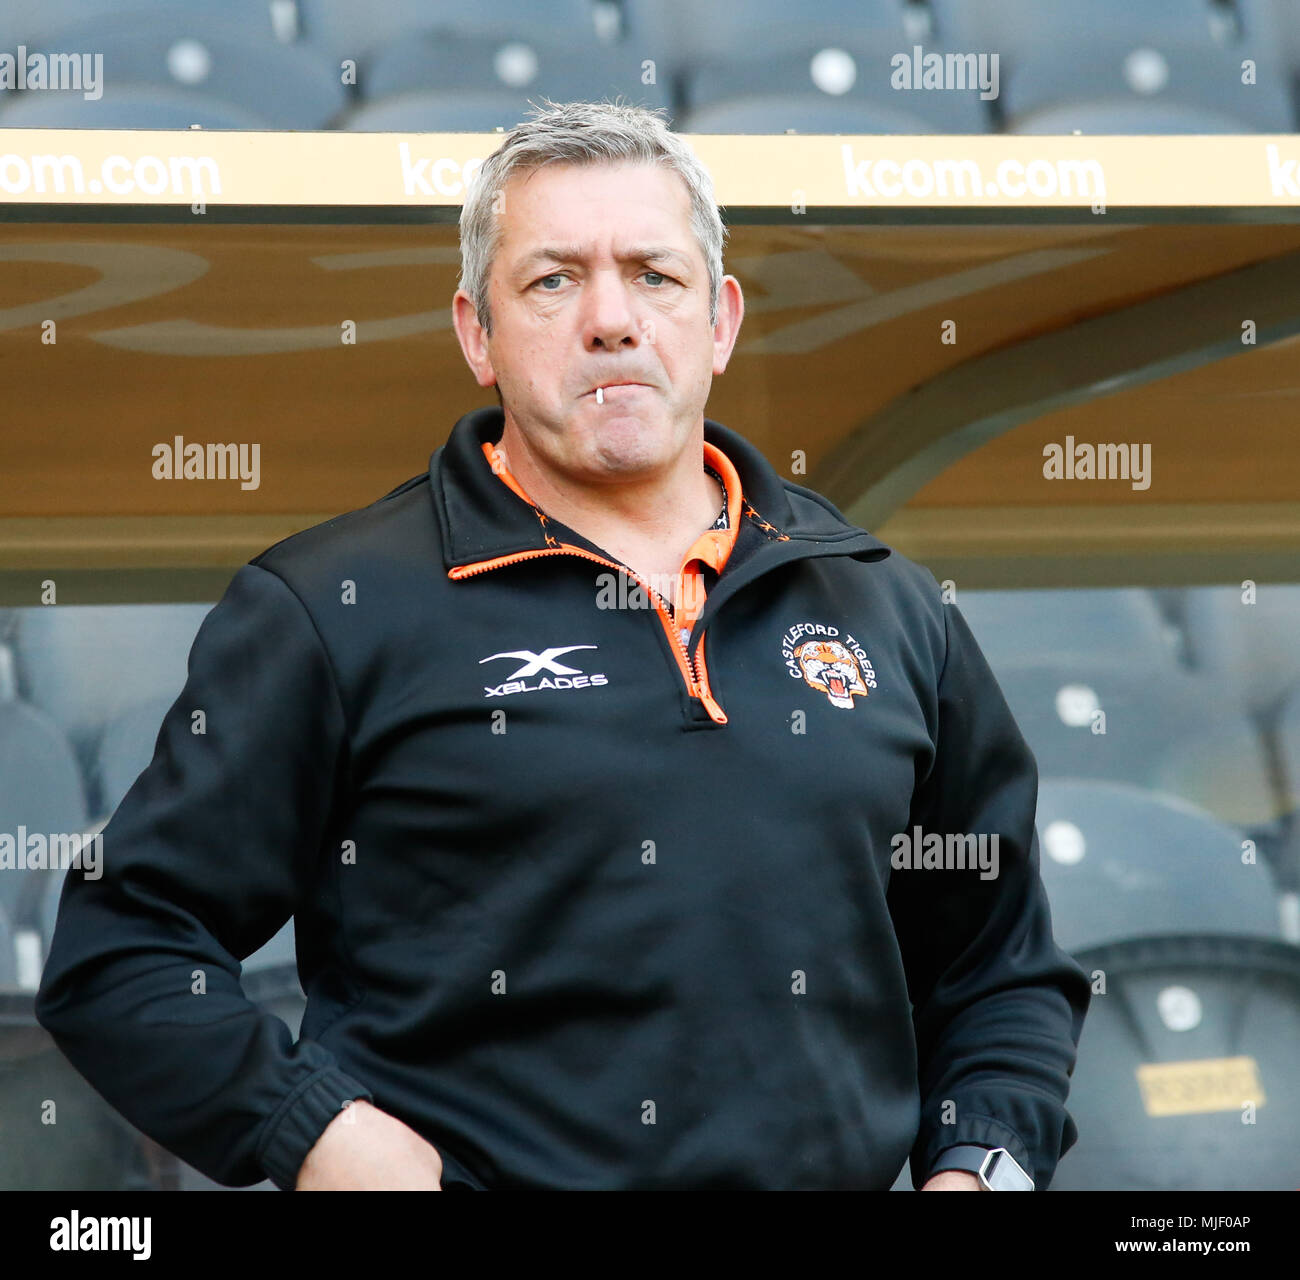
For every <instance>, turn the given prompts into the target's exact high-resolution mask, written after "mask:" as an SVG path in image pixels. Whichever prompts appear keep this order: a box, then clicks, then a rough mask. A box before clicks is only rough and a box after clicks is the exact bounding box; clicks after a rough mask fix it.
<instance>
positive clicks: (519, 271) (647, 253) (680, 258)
mask: <svg viewBox="0 0 1300 1280" xmlns="http://www.w3.org/2000/svg"><path fill="white" fill-rule="evenodd" d="M617 257H618V258H619V260H620V261H621V262H676V263H679V264H680V265H681V266H682V267H683V268H687V267H689V266H690V260H689V259H688V258H687V257H686V256H685V255H684V254H681V253H679V252H678V251H677V250H676V249H673V248H670V247H669V246H668V245H666V244H650V245H634V246H633V247H632V248H630V249H625V250H624V251H623V252H622V253H620V254H618V255H617ZM585 260H586V254H585V253H584V252H583V250H582V246H581V245H576V244H571V245H545V246H543V247H542V248H540V249H534V250H533V251H532V252H531V253H526V254H525V255H524V256H523V257H522V258H521V259H520V261H519V265H518V266H517V267H516V268H515V275H516V276H519V277H523V276H526V275H528V274H529V272H531V271H533V270H534V269H535V268H537V267H540V266H542V265H543V264H545V263H548V262H554V263H566V262H583V261H585Z"/></svg>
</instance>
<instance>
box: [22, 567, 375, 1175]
mask: <svg viewBox="0 0 1300 1280" xmlns="http://www.w3.org/2000/svg"><path fill="white" fill-rule="evenodd" d="M198 713H201V716H200V715H199V714H198ZM196 730H201V732H197V731H196ZM346 746H347V743H346V725H345V717H344V711H343V707H342V704H341V702H340V697H339V692H338V689H337V687H336V685H335V681H334V676H333V671H332V668H331V665H330V662H329V657H328V655H327V653H326V652H325V650H324V647H323V645H322V643H321V640H320V637H319V636H318V634H317V632H316V629H315V626H314V625H313V623H312V620H311V618H310V616H309V615H308V613H307V611H306V609H305V608H304V607H303V605H302V604H301V602H300V601H299V600H298V598H297V596H296V595H295V594H294V593H293V591H292V590H291V589H290V588H289V587H288V586H287V585H286V583H285V582H284V581H282V580H281V579H280V578H279V577H278V576H277V575H275V574H274V573H272V572H270V571H269V570H267V569H264V568H261V567H260V566H258V565H253V564H250V565H245V566H244V567H243V568H241V569H240V570H239V572H238V573H237V574H236V575H235V577H234V579H233V580H232V582H231V584H230V586H229V588H228V589H227V591H226V593H225V596H224V597H223V599H222V600H221V602H220V603H219V604H218V605H217V606H216V607H215V608H214V609H213V610H212V611H211V612H210V613H209V614H208V615H207V617H206V618H205V619H204V621H203V625H202V626H201V627H200V629H199V633H198V635H197V637H196V638H195V641H194V646H193V648H192V650H191V653H190V659H189V676H188V679H187V681H186V685H185V688H184V690H183V691H182V693H181V695H180V697H179V698H178V699H177V701H176V702H175V703H174V704H173V706H172V707H171V709H170V710H169V711H168V713H167V715H166V717H165V719H164V721H163V725H162V728H161V731H160V734H159V738H158V743H157V748H156V751H155V754H154V757H153V760H152V762H151V763H150V765H149V767H148V768H147V769H146V770H145V771H144V773H142V774H141V776H140V778H139V779H138V780H137V781H136V783H135V785H134V786H133V787H132V789H131V791H130V792H129V793H128V794H127V796H126V798H125V799H124V800H123V801H122V803H121V805H120V806H119V808H118V810H117V812H116V813H115V814H114V816H113V818H112V820H111V821H110V822H109V824H108V826H107V827H106V828H105V830H104V832H103V856H102V860H101V862H102V869H103V871H102V876H101V878H99V879H88V878H86V877H85V876H84V875H83V874H82V872H80V871H78V870H77V869H75V868H74V869H70V870H69V872H68V877H67V883H66V886H65V888H64V892H63V897H62V901H61V903H60V908H59V917H58V927H57V930H56V933H55V937H54V941H53V946H52V948H51V953H50V956H49V958H48V960H47V961H46V965H45V970H44V973H43V975H42V980H41V986H40V990H39V991H38V993H37V997H36V1016H37V1019H38V1020H39V1022H40V1024H41V1025H42V1026H43V1027H45V1028H46V1029H47V1030H48V1031H49V1032H50V1033H51V1035H52V1036H53V1038H54V1040H55V1042H56V1043H57V1044H58V1046H59V1048H60V1049H61V1050H62V1051H63V1052H64V1054H65V1055H66V1056H67V1057H68V1059H69V1060H70V1061H71V1062H72V1064H73V1065H74V1066H75V1067H76V1068H77V1070H78V1071H80V1072H81V1073H82V1075H84V1076H85V1077H86V1078H87V1079H88V1080H89V1081H90V1083H91V1084H92V1085H94V1087H95V1088H96V1089H97V1090H98V1091H99V1092H100V1093H101V1094H102V1095H103V1096H104V1097H105V1098H106V1099H107V1100H108V1102H109V1103H110V1104H111V1105H112V1106H114V1107H115V1108H117V1110H119V1111H120V1112H121V1113H122V1114H123V1115H124V1116H125V1117H126V1118H127V1119H128V1120H129V1121H130V1122H131V1123H132V1124H133V1125H135V1126H136V1128H138V1129H140V1130H141V1131H142V1132H144V1133H146V1134H148V1135H149V1136H150V1137H151V1138H153V1139H155V1140H156V1141H157V1142H159V1143H161V1144H162V1145H163V1146H164V1147H166V1148H168V1149H169V1150H171V1151H173V1152H174V1153H176V1154H177V1155H178V1156H180V1157H181V1158H182V1159H183V1160H185V1161H187V1162H188V1163H189V1164H191V1165H193V1166H194V1167H195V1168H197V1169H198V1170H200V1171H201V1172H202V1173H205V1174H207V1175H208V1176H209V1177H212V1178H214V1179H215V1180H217V1181H218V1182H222V1183H225V1184H228V1185H236V1186H244V1185H249V1184H251V1183H254V1182H258V1181H261V1180H262V1179H264V1178H266V1177H270V1178H271V1179H272V1181H274V1182H275V1184H276V1185H277V1186H279V1187H281V1188H282V1189H285V1190H289V1189H292V1188H293V1187H294V1185H295V1181H296V1179H297V1175H298V1172H299V1168H300V1166H301V1164H302V1162H303V1159H304V1157H305V1156H306V1155H307V1153H308V1151H309V1150H311V1148H312V1147H313V1145H314V1144H315V1143H316V1141H317V1139H318V1138H319V1137H320V1136H321V1134H322V1132H323V1131H324V1130H325V1129H326V1127H327V1126H329V1125H330V1123H331V1121H332V1120H333V1119H334V1118H335V1116H336V1115H338V1114H339V1111H340V1108H341V1107H342V1105H343V1103H344V1102H345V1101H346V1100H348V1099H354V1098H362V1099H366V1100H368V1101H372V1100H373V1097H372V1095H371V1093H370V1092H369V1090H368V1089H367V1088H366V1087H365V1086H364V1085H363V1084H362V1083H361V1082H359V1081H357V1080H354V1079H352V1078H351V1077H349V1076H348V1075H347V1074H346V1073H345V1072H343V1071H342V1070H340V1068H339V1067H338V1065H337V1063H336V1061H335V1059H334V1057H333V1055H332V1054H331V1053H329V1052H328V1051H327V1050H325V1049H324V1048H322V1047H321V1046H320V1045H319V1044H317V1043H315V1042H313V1041H311V1040H300V1041H299V1042H298V1043H297V1044H295V1043H294V1041H293V1037H292V1036H291V1035H290V1032H289V1029H288V1027H287V1026H286V1025H285V1024H284V1022H282V1021H281V1020H280V1019H279V1018H277V1017H275V1016H273V1015H271V1014H268V1013H264V1012H262V1011H260V1010H259V1009H258V1008H257V1007H256V1006H255V1005H253V1004H252V1003H251V1002H250V1001H249V1000H248V999H247V998H246V997H245V996H244V993H243V990H242V988H241V987H240V983H239V961H241V960H243V959H244V958H245V957H247V956H248V955H250V954H252V952H254V951H255V950H257V949H258V948H259V947H260V946H261V945H263V944H264V943H265V942H266V941H267V940H268V939H269V938H270V937H272V935H274V934H275V932H276V931H277V930H278V929H279V928H280V927H281V926H282V925H283V924H284V922H285V921H286V920H287V919H288V918H289V917H290V916H291V915H292V914H293V912H294V909H295V906H296V904H297V901H298V897H299V894H300V892H303V891H305V890H306V891H310V887H311V886H313V885H315V884H316V883H317V880H318V878H319V877H320V875H321V874H322V872H321V866H320V859H321V857H322V856H323V855H322V851H321V844H322V840H323V839H324V838H325V835H326V831H327V824H328V820H329V815H330V812H331V807H332V804H333V802H334V797H335V795H336V794H338V786H337V784H338V783H339V779H340V773H341V768H342V765H343V762H344V759H345V752H346ZM381 1114H382V1113H381Z"/></svg>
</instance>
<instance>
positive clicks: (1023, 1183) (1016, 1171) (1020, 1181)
mask: <svg viewBox="0 0 1300 1280" xmlns="http://www.w3.org/2000/svg"><path fill="white" fill-rule="evenodd" d="M949 1169H960V1170H961V1171H962V1172H963V1173H973V1174H974V1175H975V1176H976V1177H977V1178H978V1179H979V1182H980V1190H981V1191H1032V1190H1033V1189H1034V1180H1033V1178H1031V1177H1030V1176H1029V1175H1028V1174H1027V1173H1026V1172H1025V1171H1024V1170H1023V1169H1022V1168H1021V1167H1020V1165H1019V1164H1018V1163H1017V1161H1016V1158H1015V1157H1014V1156H1013V1155H1012V1154H1011V1152H1010V1151H1008V1150H1007V1149H1006V1147H979V1146H974V1145H966V1146H961V1147H949V1148H948V1149H947V1150H946V1151H942V1152H940V1153H939V1159H938V1160H937V1161H936V1162H935V1164H934V1167H933V1168H932V1169H931V1170H930V1176H931V1177H933V1176H934V1175H935V1174H936V1173H944V1172H946V1171H947V1170H949Z"/></svg>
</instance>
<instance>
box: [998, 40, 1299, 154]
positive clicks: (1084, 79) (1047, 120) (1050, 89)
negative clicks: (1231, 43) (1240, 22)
mask: <svg viewBox="0 0 1300 1280" xmlns="http://www.w3.org/2000/svg"><path fill="white" fill-rule="evenodd" d="M1241 77H1242V73H1241V57H1240V56H1239V55H1238V53H1236V52H1234V51H1232V50H1221V49H1193V48H1188V47H1185V46H1180V45H1176V44H1161V45H1159V46H1155V47H1145V46H1144V47H1138V48H1134V47H1132V46H1128V45H1118V44H1110V43H1099V42H1096V41H1089V42H1088V43H1087V44H1086V45H1084V46H1083V47H1070V48H1068V49H1059V50H1055V51H1046V50H1045V51H1043V52H1042V53H1041V54H1039V55H1038V56H1036V57H1034V58H1032V59H1031V60H1030V61H1028V62H1025V63H1024V64H1022V65H1021V66H1019V67H1017V68H1014V69H1012V70H1010V71H1008V72H1007V74H1006V75H1005V77H1004V78H1003V92H1002V98H1001V109H1002V113H1003V116H1004V117H1005V120H1006V127H1007V129H1008V131H1010V132H1012V133H1032V134H1045V133H1050V134H1068V133H1070V132H1071V131H1072V130H1074V129H1078V130H1080V131H1081V132H1082V133H1085V134H1105V133H1128V134H1137V133H1143V134H1189V133H1208V134H1214V133H1252V132H1262V133H1289V132H1290V131H1291V130H1292V129H1293V128H1294V127H1295V115H1294V111H1293V110H1292V106H1291V99H1290V88H1289V85H1288V82H1287V77H1286V75H1285V74H1284V73H1283V72H1282V70H1281V68H1279V67H1276V66H1273V65H1271V64H1266V65H1264V66H1263V67H1261V69H1260V71H1259V73H1258V81H1257V83H1254V84H1243V83H1242V78H1241Z"/></svg>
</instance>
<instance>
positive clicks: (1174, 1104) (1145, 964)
mask: <svg viewBox="0 0 1300 1280" xmlns="http://www.w3.org/2000/svg"><path fill="white" fill-rule="evenodd" d="M1075 959H1076V960H1077V961H1078V962H1079V964H1080V965H1081V966H1082V968H1083V970H1084V972H1085V973H1087V974H1089V975H1104V979H1105V989H1104V992H1103V991H1099V990H1098V989H1097V982H1098V978H1097V977H1094V995H1093V998H1092V1003H1091V1005H1090V1007H1089V1010H1088V1016H1087V1019H1086V1020H1085V1021H1084V1024H1083V1034H1082V1037H1081V1039H1080V1042H1079V1055H1078V1061H1077V1063H1076V1065H1075V1068H1074V1073H1073V1077H1072V1079H1071V1082H1070V1097H1069V1102H1068V1106H1069V1110H1070V1114H1071V1116H1073V1118H1074V1120H1075V1123H1076V1124H1077V1126H1078V1130H1079V1139H1078V1142H1077V1143H1076V1144H1075V1146H1074V1147H1072V1148H1071V1150H1070V1151H1068V1152H1067V1153H1066V1154H1065V1156H1064V1157H1063V1158H1062V1160H1061V1162H1060V1164H1059V1166H1058V1167H1057V1172H1056V1176H1055V1177H1054V1178H1053V1180H1052V1184H1051V1188H1050V1189H1051V1190H1053V1191H1099V1190H1103V1191H1156V1190H1176V1191H1259V1190H1278V1191H1281V1190H1288V1191H1290V1190H1294V1189H1295V1188H1296V1187H1297V1186H1300V1144H1297V1142H1296V1137H1295V1136H1296V1134H1297V1133H1300V1071H1297V1070H1296V1064H1297V1063H1298V1062H1300V947H1295V946H1292V945H1290V944H1288V943H1284V942H1278V941H1270V940H1266V939H1262V938H1241V937H1220V936H1216V935H1214V934H1207V935H1199V936H1198V935H1195V934H1188V935H1182V936H1169V937H1161V938H1148V939H1144V940H1141V941H1128V942H1122V943H1115V944H1112V945H1110V946H1105V947H1098V948H1092V949H1089V950H1086V951H1082V952H1078V953H1076V954H1075ZM1246 1103H1253V1104H1254V1107H1253V1111H1252V1110H1251V1109H1248V1108H1247V1107H1246V1106H1245V1105H1243V1104H1246Z"/></svg>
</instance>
